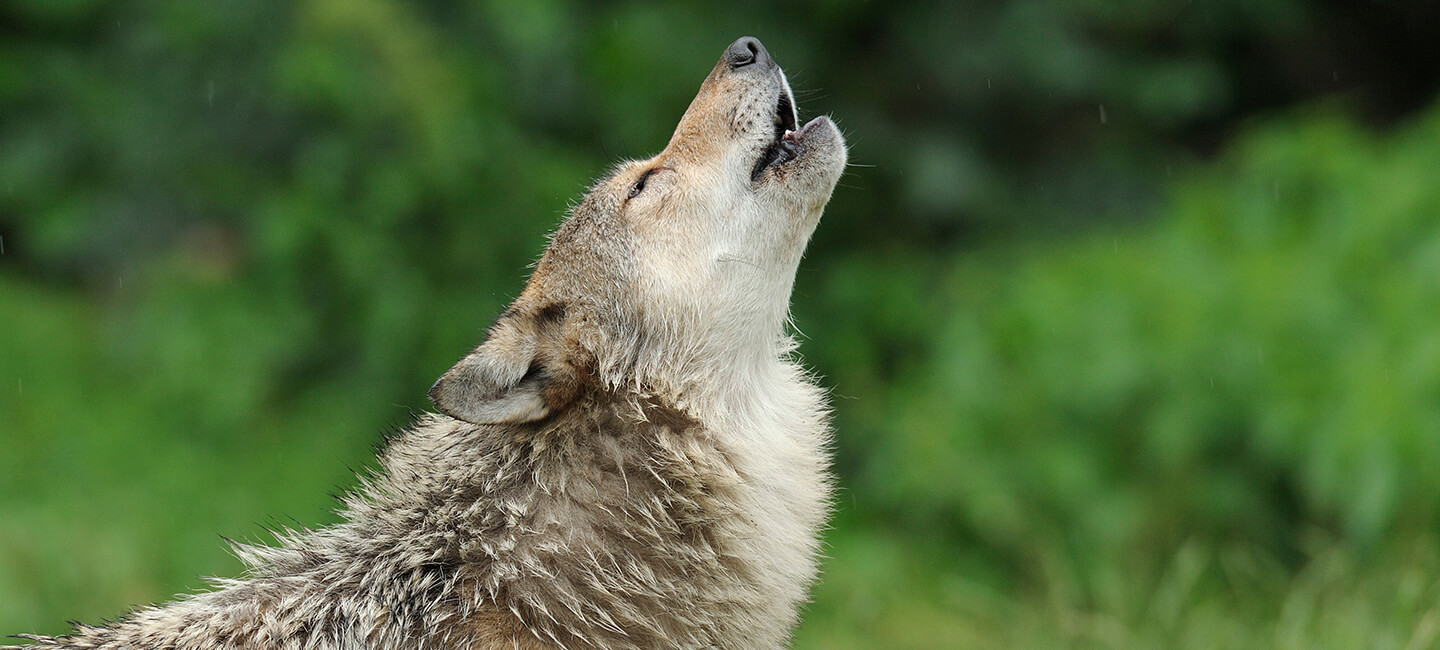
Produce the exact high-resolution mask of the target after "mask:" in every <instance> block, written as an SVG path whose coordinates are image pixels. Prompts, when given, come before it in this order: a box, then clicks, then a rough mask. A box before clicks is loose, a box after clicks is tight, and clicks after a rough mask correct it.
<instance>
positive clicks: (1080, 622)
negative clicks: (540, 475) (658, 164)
mask: <svg viewBox="0 0 1440 650" xmlns="http://www.w3.org/2000/svg"><path fill="white" fill-rule="evenodd" d="M743 34H752V35H755V36H758V37H760V38H761V39H762V40H763V41H764V43H765V44H766V45H767V46H768V48H769V49H770V51H771V52H772V53H773V54H774V56H775V57H776V58H777V59H778V60H779V61H780V63H781V64H782V65H783V66H785V68H786V70H787V72H788V73H789V76H790V79H791V80H792V83H793V84H794V85H795V87H796V89H797V91H798V95H799V99H800V103H801V111H802V115H805V116H809V115H815V114H817V113H827V114H831V115H833V116H834V117H835V118H836V119H837V120H838V121H839V123H840V125H841V127H842V128H843V129H844V131H845V132H846V133H847V135H848V137H849V139H850V142H851V159H852V161H853V162H854V163H856V164H855V166H854V167H852V169H851V170H850V173H848V174H847V175H846V177H845V178H844V179H843V180H842V182H841V187H840V188H839V189H837V190H836V192H835V196H834V199H833V200H832V202H831V205H830V208H829V210H828V212H827V214H826V217H825V221H824V222H823V223H822V225H821V228H820V230H819V232H818V233H817V235H816V238H815V241H814V242H813V244H812V246H811V249H810V254H809V256H808V258H807V260H806V262H805V263H804V264H803V265H802V268H801V270H800V276H799V279H798V284H797V289H796V294H795V298H794V303H795V309H794V311H795V322H796V324H797V326H798V328H799V330H800V331H801V332H803V340H804V342H803V345H802V354H803V356H804V357H805V359H806V361H807V363H808V364H810V365H811V366H812V367H813V368H815V370H816V371H817V372H818V373H819V374H821V375H823V376H824V377H825V382H826V384H827V385H829V386H833V389H834V397H835V400H834V401H835V410H836V417H835V420H836V426H837V431H838V444H837V469H838V471H839V473H840V483H841V488H842V489H841V492H840V498H839V503H838V511H837V514H836V517H835V521H834V527H833V529H832V530H830V531H829V533H828V540H827V541H828V559H827V561H826V574H825V579H824V581H823V583H822V584H821V585H820V586H819V587H818V589H817V590H816V592H815V602H814V604H813V605H812V606H811V607H810V609H809V610H808V611H807V613H806V616H805V621H804V624H803V626H802V627H801V628H800V630H799V631H798V634H797V639H796V646H797V647H801V648H951V647H988V648H1046V647H1073V648H1159V647H1174V648H1192V647H1193V648H1247V647H1248V648H1296V649H1299V648H1326V647H1330V648H1401V649H1419V648H1433V647H1440V641H1437V639H1440V535H1437V524H1440V474H1437V472H1440V104H1436V103H1435V100H1436V94H1437V90H1440V57H1436V56H1435V43H1436V42H1440V18H1437V8H1436V7H1435V5H1434V3H1429V2H1406V1H1404V0H1402V1H1400V2H1394V3H1352V2H1342V1H1340V0H1333V1H1330V2H1316V3H1303V2H1298V1H1291V0H1273V1H1268V2H1253V1H1249V0H1209V1H1196V2H1191V1H1185V0H1177V1H1165V2H1161V1H1154V0H1125V1H1113V0H1078V1H1077V0H1027V1H1017V2H979V1H974V2H947V1H929V2H890V3H874V2H854V1H847V0H828V1H823V2H812V3H786V4H784V5H783V6H782V5H774V4H770V3H761V2H730V3H708V4H705V5H701V4H695V5H663V6H661V5H649V4H638V3H628V2H621V3H614V2H607V3H585V2H579V1H570V0H543V1H535V2H525V3H518V2H506V1H500V0H495V1H488V2H487V1H473V2H456V1H439V0H432V1H428V2H400V1H399V0H296V1H293V2H281V1H278V0H212V1H207V2H194V1H193V0H150V1H144V2H139V1H137V2H99V1H98V0H6V1H5V2H3V3H0V632H3V633H13V632H39V633H60V632H63V631H65V630H66V629H67V627H66V625H65V623H64V621H65V620H67V619H79V620H83V621H89V622H95V621H99V620H101V619H103V618H107V617H113V616H115V615H117V614H118V613H120V612H121V611H122V610H123V609H124V608H125V607H126V606H128V605H131V604H135V603H146V602H154V601H157V600H163V599H166V598H167V597H169V595H171V594H174V593H177V592H185V591H190V590H194V589H201V588H204V585H205V582H204V579H203V578H202V576H206V575H219V576H229V575H234V574H235V573H236V572H237V571H239V568H240V567H239V564H238V562H237V561H236V560H235V559H233V558H232V557H230V556H229V555H228V553H227V551H226V550H225V545H224V543H223V541H222V539H221V536H224V537H229V538H236V539H246V540H264V539H266V537H267V533H266V532H265V529H266V527H267V526H296V525H299V526H319V525H324V524H326V523H327V522H330V521H333V520H334V515H333V513H332V509H333V508H334V507H335V506H336V503H335V501H334V500H333V499H332V497H331V495H333V494H336V493H339V492H343V491H345V490H346V489H348V488H349V487H350V486H352V485H354V483H355V479H354V473H355V471H357V470H362V469H363V468H365V467H367V466H370V464H371V463H372V462H373V461H372V460H371V456H372V452H373V447H374V446H375V445H376V444H378V443H379V441H380V440H381V438H382V436H383V434H384V433H386V432H387V431H390V430H392V429H393V428H395V427H396V426H399V425H401V424H403V423H404V422H405V421H406V420H407V418H408V417H409V415H410V414H411V413H412V412H416V411H421V410H424V409H426V408H428V404H427V402H426V400H425V396H424V394H425V390H426V389H427V388H428V387H429V386H430V384H431V382H432V381H433V380H434V379H435V378H436V377H437V376H439V374H440V373H441V372H443V371H444V370H445V369H446V368H448V367H449V365H450V364H451V363H452V362H453V361H454V360H455V359H456V358H458V357H459V356H460V355H461V354H462V353H463V352H465V351H466V350H468V349H469V347H470V346H472V345H474V344H475V343H476V342H477V341H478V340H479V338H480V335H481V333H482V331H483V328H484V327H485V326H486V325H487V324H488V322H489V321H490V319H492V318H493V317H494V316H495V315H496V314H498V312H499V311H500V310H501V309H502V308H503V307H504V305H505V304H506V303H507V302H508V301H509V300H510V299H511V298H512V297H513V296H515V295H516V294H517V293H518V292H519V290H520V288H521V286H522V283H523V281H524V278H525V276H526V274H527V271H528V268H527V266H528V264H529V263H530V262H531V261H533V260H534V259H535V258H536V257H537V256H538V255H539V253H540V251H541V249H542V248H543V246H544V243H545V234H546V232H547V231H548V230H550V229H551V228H553V227H554V226H555V225H556V224H557V223H558V222H559V220H560V219H561V218H562V216H563V214H564V211H565V209H566V206H567V205H568V203H569V202H570V201H572V200H574V199H575V198H576V197H578V196H579V194H580V193H581V192H582V191H583V189H584V188H585V186H586V184H587V183H588V182H589V180H590V179H592V178H593V177H595V176H596V175H598V174H600V173H602V172H603V170H605V169H606V167H607V166H608V165H609V164H610V163H612V162H613V161H615V160H616V159H618V158H621V157H640V156H646V155H649V154H651V153H653V152H655V151H657V150H659V149H660V148H661V147H663V145H664V143H665V142H666V140H667V138H668V135H669V132H670V129H671V128H672V127H673V125H674V123H675V121H676V120H677V119H678V118H679V116H680V114H681V112H682V111H683V110H684V108H685V106H686V104H687V103H688V101H689V99H690V98H691V96H692V95H693V93H694V92H695V90H696V88H698V86H699V84H700V81H701V80H702V79H703V78H704V76H705V74H706V73H707V72H708V71H709V69H710V68H711V66H712V65H713V64H714V62H715V60H716V59H717V58H718V57H719V55H720V52H721V51H722V50H723V49H724V47H725V46H726V45H727V44H728V43H729V42H730V41H732V40H733V39H734V38H736V37H738V36H740V35H743Z"/></svg>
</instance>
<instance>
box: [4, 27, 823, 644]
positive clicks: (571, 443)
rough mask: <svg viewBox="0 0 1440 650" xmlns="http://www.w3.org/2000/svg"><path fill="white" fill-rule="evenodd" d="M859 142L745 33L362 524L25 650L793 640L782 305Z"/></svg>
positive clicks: (794, 527) (296, 536)
mask: <svg viewBox="0 0 1440 650" xmlns="http://www.w3.org/2000/svg"><path fill="white" fill-rule="evenodd" d="M845 165H846V148H845V142H844V138H843V137H842V135H841V134H840V131H839V130H838V129H837V128H836V126H835V124H834V122H832V121H831V120H830V119H828V118H826V117H817V118H815V119H813V120H811V121H810V122H808V123H807V124H805V125H803V126H797V114H796V105H795V99H794V95H793V94H792V92H791V90H790V87H789V84H788V83H787V81H786V78H785V75H784V73H783V72H782V71H781V69H780V68H779V67H778V66H777V65H776V63H775V61H774V60H773V59H772V58H771V57H770V54H769V52H767V51H766V49H765V48H764V46H762V45H761V44H760V41H758V40H756V39H754V38H749V37H746V38H741V39H739V40H737V41H735V42H734V43H733V44H731V45H730V46H729V47H728V48H726V50H725V52H724V54H723V56H722V57H721V58H720V61H719V62H718V63H717V64H716V66H715V68H714V69H713V70H712V71H711V72H710V74H709V76H708V77H707V78H706V79H705V81H704V83H703V84H702V85H701V87H700V91H699V94H698V95H697V96H696V97H695V99H694V101H693V102H692V103H691V104H690V106H689V108H688V109H687V110H686V111H685V113H684V115H683V117H682V118H681V119H680V123H679V125H678V126H677V127H676V129H675V133H674V135H673V137H672V138H671V139H670V142H669V144H668V145H667V146H666V147H665V149H664V150H663V151H662V152H660V154H658V155H656V156H655V157H653V158H649V159H646V160H635V161H630V162H625V163H622V164H620V165H618V166H617V167H615V168H614V169H613V170H612V171H611V172H610V173H609V174H608V175H606V176H605V177H603V178H601V179H600V180H599V181H598V182H596V183H595V184H594V185H593V186H592V187H591V188H590V189H589V191H588V193H587V194H586V195H585V196H584V198H583V199H582V200H581V201H580V202H579V203H578V204H577V205H576V206H574V207H573V208H572V210H571V213H570V214H569V216H568V218H567V219H566V220H565V221H564V222H563V223H562V224H561V225H560V226H559V228H558V229H557V230H556V231H555V232H554V233H553V235H552V236H551V240H550V243H549V246H548V247H547V249H546V250H545V252H544V254H543V256H542V257H541V258H540V260H539V262H538V263H537V264H536V267H535V270H534V272H533V274H532V275H531V277H530V279H529V281H528V283H527V284H526V286H525V288H524V290H523V291H522V292H521V293H520V294H519V297H518V298H517V299H516V300H515V302H514V303H513V304H512V305H511V306H510V307H509V308H508V309H507V310H505V312H504V313H502V314H501V315H500V316H499V317H498V318H497V320H496V321H495V322H494V324H493V325H492V326H491V328H490V329H489V332H488V334H487V338H486V339H485V340H484V342H483V343H481V344H480V345H479V347H477V348H475V350H474V351H473V352H470V353H469V354H468V355H466V356H464V357H463V358H462V359H460V361H459V362H458V363H456V364H455V366H454V367H453V368H451V369H450V370H449V371H448V372H446V373H444V375H443V376H442V377H441V378H440V379H439V381H437V382H436V383H435V385H434V387H433V388H432V389H431V390H430V397H431V399H432V401H433V402H434V404H435V406H436V407H437V408H438V410H439V413H435V414H429V415H425V416H421V417H419V418H417V420H416V421H415V422H414V423H412V424H411V425H410V426H409V427H408V428H406V429H405V430H403V431H401V432H400V433H399V434H397V436H396V437H395V438H394V440H393V441H392V442H390V443H389V445H388V446H387V447H386V448H385V449H384V450H383V452H381V455H380V466H381V468H380V470H378V471H377V472H376V473H375V474H373V475H371V476H368V477H363V478H362V479H361V480H360V485H359V487H358V488H357V489H356V490H355V491H353V492H352V493H351V494H350V495H349V496H346V497H344V498H343V499H342V504H341V505H342V508H341V514H342V515H343V520H342V522H341V523H339V524H337V525H334V526H332V527H329V528H323V529H318V530H300V531H284V532H282V533H280V534H279V535H278V536H277V537H278V540H277V542H276V544H275V545H272V546H261V545H239V544H237V545H236V548H235V550H236V553H237V554H238V555H239V556H240V557H241V559H242V560H244V562H245V563H246V565H247V566H248V571H247V573H246V575H245V577H243V578H242V579H234V580H219V581H217V582H216V584H215V585H214V589H213V590H212V591H208V592H204V593H198V594H193V595H189V596H185V597H182V598H181V599H179V600H177V601H175V602H172V603H169V604H166V605H162V606H155V607H149V608H142V609H139V610H136V611H133V612H130V613H128V614H125V615H123V616H122V617H120V618H119V619H118V620H116V621H114V622H111V623H108V624H106V625H103V626H89V625H80V624H77V625H76V628H75V630H74V632H73V633H72V634H70V635H67V636H61V637H41V636H32V635H24V636H22V637H21V638H24V639H29V640H30V643H29V644H28V645H22V646H11V648H31V649H32V650H33V649H34V648H73V649H80V648H87V649H102V648H103V649H121V648H125V649H160V648H165V649H175V650H181V649H196V650H198V649H207V650H212V649H237V650H238V649H241V648H263V649H269V648H274V649H294V650H302V649H314V650H331V649H341V648H345V649H349V648H354V649H360V648H394V649H427V648H459V649H474V650H480V649H485V648H511V649H514V648H525V649H530V648H568V649H576V650H578V649H581V648H775V647H781V646H783V645H785V644H786V643H787V642H788V640H789V638H790V635H791V632H792V629H793V628H794V626H795V625H796V622H797V620H798V617H799V610H800V608H801V606H802V605H803V604H804V603H805V601H806V600H807V593H808V590H809V588H810V586H811V584H812V583H813V582H814V581H815V579H816V576H817V556H818V552H819V533H820V529H821V527H822V526H823V525H824V522H825V520H826V516H827V512H828V510H829V504H830V499H831V491H832V483H833V482H832V478H831V475H830V471H829V460H828V455H829V446H830V444H831V443H830V436H831V432H830V425H829V412H828V407H827V403H826V399H825V395H824V392H823V391H822V390H821V389H820V388H819V387H818V386H817V384H816V382H815V381H814V380H813V379H812V378H811V377H810V375H809V374H808V373H807V372H806V371H805V370H804V369H803V368H802V367H801V366H800V365H799V363H798V361H797V359H796V357H795V354H794V349H795V342H794V340H793V339H792V337H791V336H790V335H789V334H788V333H787V331H788V330H787V320H788V314H789V300H790V293H791V288H792V285H793V283H794V279H795V273H796V269H797V267H798V265H799V263H800V259H801V255H802V253H803V251H804V250H805V246H806V243H807V241H808V240H809V238H810V236H811V234H812V232H813V231H814V229H815V227H816V225H817V223H818V222H819V219H820V215H821V212H822V210H823V209H824V207H825V205H826V203H827V202H828V201H829V199H830V195H831V193H832V191H833V190H834V188H835V185H836V182H837V181H838V179H839V178H840V176H841V174H842V172H843V170H844V168H845Z"/></svg>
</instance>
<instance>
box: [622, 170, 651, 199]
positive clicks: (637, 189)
mask: <svg viewBox="0 0 1440 650" xmlns="http://www.w3.org/2000/svg"><path fill="white" fill-rule="evenodd" d="M654 173H655V170H653V169H647V170H645V173H644V174H641V175H640V180H638V181H635V184H634V185H631V186H630V194H629V195H628V196H626V197H625V198H626V199H627V200H629V199H633V198H635V197H637V196H640V193H641V192H644V191H645V181H646V180H647V179H649V178H650V175H651V174H654Z"/></svg>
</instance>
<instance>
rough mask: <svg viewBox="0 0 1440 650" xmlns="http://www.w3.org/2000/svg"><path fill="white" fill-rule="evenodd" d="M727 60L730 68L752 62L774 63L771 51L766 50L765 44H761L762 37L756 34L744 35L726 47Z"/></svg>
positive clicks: (741, 66)
mask: <svg viewBox="0 0 1440 650" xmlns="http://www.w3.org/2000/svg"><path fill="white" fill-rule="evenodd" d="M725 61H726V62H727V63H729V64H730V69H732V70H734V69H735V68H743V67H745V66H747V65H750V64H752V63H760V64H766V65H772V64H774V61H772V60H771V59H770V53H769V52H766V51H765V46H764V45H761V44H760V39H758V38H755V37H754V36H742V37H740V38H739V39H738V40H736V41H735V42H734V43H731V44H730V47H727V48H725Z"/></svg>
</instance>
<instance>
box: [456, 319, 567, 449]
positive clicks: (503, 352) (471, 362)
mask: <svg viewBox="0 0 1440 650" xmlns="http://www.w3.org/2000/svg"><path fill="white" fill-rule="evenodd" d="M537 339H538V332H536V330H535V328H534V326H533V324H532V323H529V322H525V319H520V318H508V319H505V320H502V321H501V322H500V323H497V324H496V325H495V327H494V329H492V330H491V332H490V337H489V338H488V339H486V340H485V342H484V343H483V344H481V345H480V347H478V348H475V351H474V352H471V353H470V354H468V355H466V356H465V358H463V359H461V360H460V362H459V363H456V364H455V367H453V368H451V369H450V370H449V371H447V372H446V373H445V374H444V375H442V376H441V377H440V379H439V381H436V382H435V385H434V386H432V387H430V400H431V401H432V402H434V403H435V406H436V407H437V408H439V409H440V410H441V411H442V412H444V413H445V414H446V415H449V416H450V417H453V418H456V419H459V420H464V421H466V422H470V423H473V424H519V423H523V422H533V421H535V420H539V419H541V418H543V417H545V416H546V415H548V414H549V413H550V407H549V406H548V405H547V404H546V400H545V394H544V391H545V382H546V381H547V380H548V377H547V376H546V372H545V370H544V368H541V367H540V365H539V364H538V363H537V361H536V349H537V347H538V341H537Z"/></svg>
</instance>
